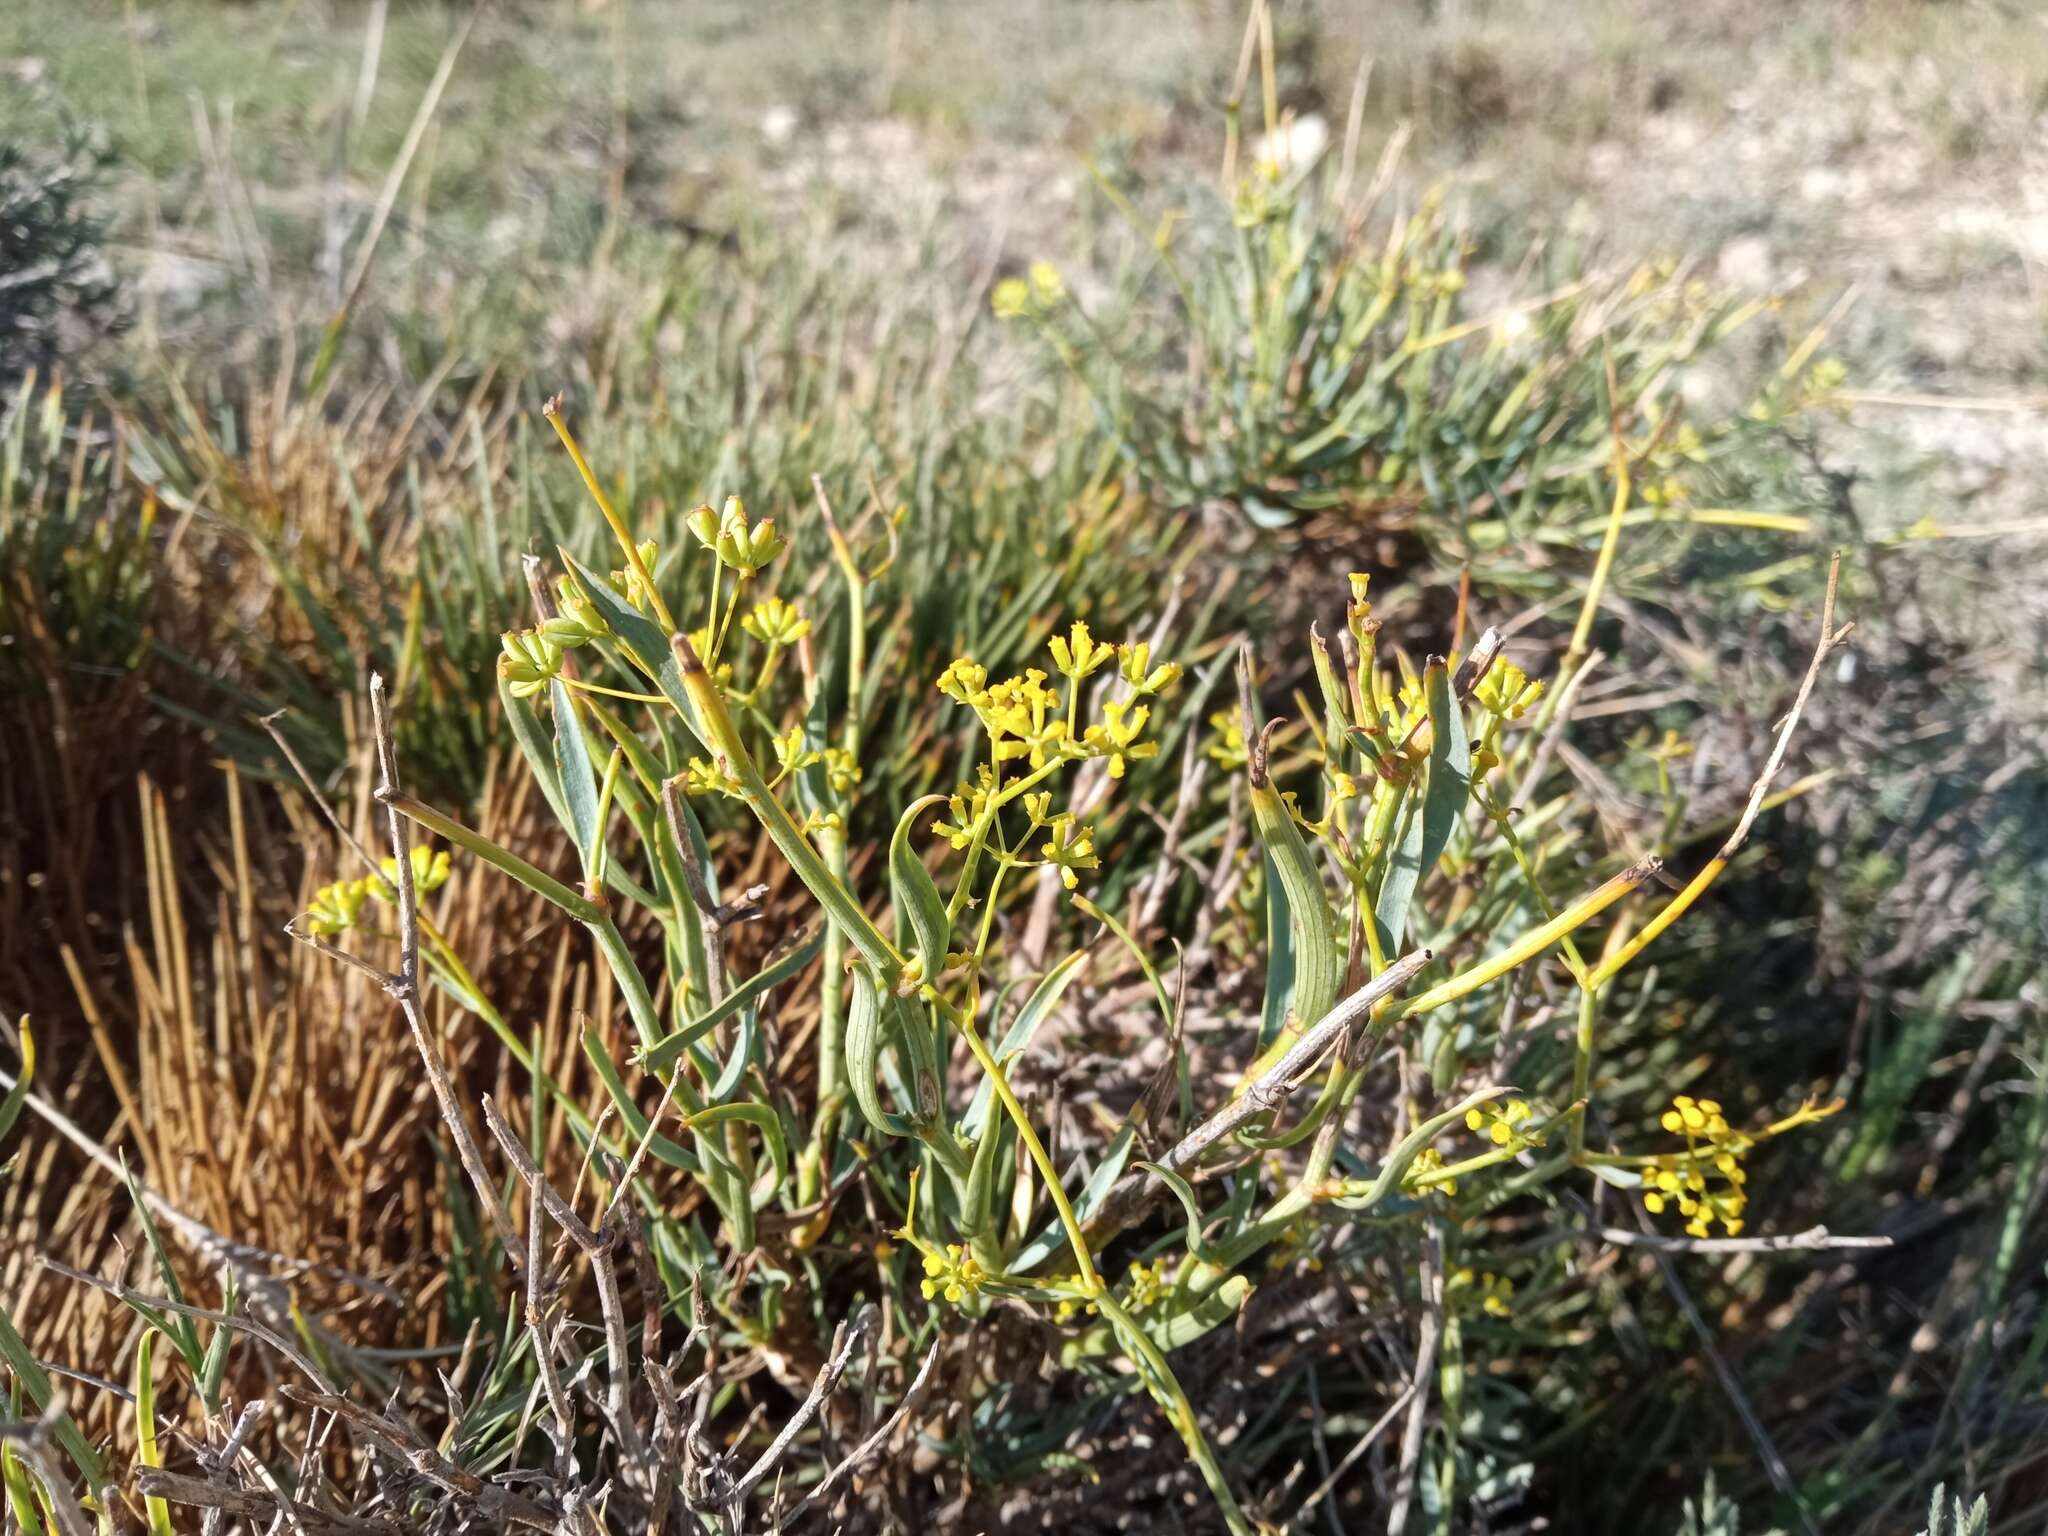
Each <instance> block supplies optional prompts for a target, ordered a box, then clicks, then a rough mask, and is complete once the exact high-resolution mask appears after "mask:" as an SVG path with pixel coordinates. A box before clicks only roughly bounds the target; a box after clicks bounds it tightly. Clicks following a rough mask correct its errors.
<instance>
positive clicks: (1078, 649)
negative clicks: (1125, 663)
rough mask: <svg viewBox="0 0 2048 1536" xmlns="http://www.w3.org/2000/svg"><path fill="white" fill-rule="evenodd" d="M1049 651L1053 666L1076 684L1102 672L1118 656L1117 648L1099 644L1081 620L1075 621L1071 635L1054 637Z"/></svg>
mask: <svg viewBox="0 0 2048 1536" xmlns="http://www.w3.org/2000/svg"><path fill="white" fill-rule="evenodd" d="M1047 649H1049V650H1050V651H1051V652H1052V662H1053V665H1054V666H1055V667H1058V668H1059V670H1060V672H1061V674H1062V675H1063V676H1066V677H1070V678H1072V679H1073V680H1074V681H1075V682H1079V681H1080V680H1081V679H1082V678H1084V677H1086V676H1087V675H1088V674H1089V673H1091V672H1095V671H1098V670H1100V669H1101V668H1102V667H1103V666H1104V665H1106V664H1107V663H1108V662H1109V661H1111V660H1112V659H1113V658H1114V657H1115V656H1116V647H1115V646H1111V645H1103V644H1101V643H1100V642H1098V641H1097V640H1096V639H1095V637H1094V636H1093V635H1091V634H1089V633H1088V626H1087V624H1085V623H1084V622H1082V621H1081V620H1080V619H1076V620H1075V621H1074V627H1073V629H1072V631H1071V632H1070V634H1069V635H1067V636H1060V635H1054V636H1053V637H1052V639H1051V640H1050V641H1048V642H1047Z"/></svg>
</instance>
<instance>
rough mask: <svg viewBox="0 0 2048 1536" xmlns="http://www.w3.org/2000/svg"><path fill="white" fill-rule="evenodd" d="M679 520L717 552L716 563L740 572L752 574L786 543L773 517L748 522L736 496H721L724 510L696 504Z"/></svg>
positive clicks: (779, 551)
mask: <svg viewBox="0 0 2048 1536" xmlns="http://www.w3.org/2000/svg"><path fill="white" fill-rule="evenodd" d="M683 523H684V526H685V527H687V528H688V529H689V530H690V532H691V533H693V534H695V535H696V536H697V542H698V543H700V544H702V545H703V546H704V547H705V548H706V549H708V550H710V551H711V552H712V553H713V554H715V555H716V556H718V559H719V563H720V564H722V565H725V566H727V567H729V568H731V569H732V570H735V571H737V572H739V574H740V575H742V576H752V575H753V574H754V573H755V572H757V571H759V570H760V569H761V567H762V566H764V565H766V564H768V562H769V561H771V560H773V559H774V558H775V557H776V556H777V555H779V554H781V553H782V551H783V550H784V548H786V547H787V544H786V541H785V540H784V539H783V537H782V535H781V534H779V533H777V532H776V531H775V519H774V518H772V517H764V518H762V519H761V521H760V522H758V523H750V522H748V520H747V504H746V503H745V502H743V501H741V500H740V499H739V497H737V496H728V497H726V498H725V510H724V512H722V513H719V514H718V515H716V516H713V514H712V511H711V508H710V507H708V506H700V507H698V508H696V509H695V510H694V511H692V512H691V513H690V515H689V516H688V517H686V518H684V519H683Z"/></svg>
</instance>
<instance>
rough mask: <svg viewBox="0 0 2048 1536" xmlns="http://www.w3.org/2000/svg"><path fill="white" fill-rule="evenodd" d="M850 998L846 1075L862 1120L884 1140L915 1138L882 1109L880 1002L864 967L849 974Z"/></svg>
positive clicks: (908, 1128)
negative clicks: (904, 1137) (851, 983)
mask: <svg viewBox="0 0 2048 1536" xmlns="http://www.w3.org/2000/svg"><path fill="white" fill-rule="evenodd" d="M848 974H849V976H850V978H851V980H852V982H853V997H852V999H851V1001H850V1002H849V1004H848V1006H847V1010H846V1074H847V1079H848V1086H849V1087H851V1088H852V1089H853V1102H854V1103H855V1104H856V1105H858V1106H859V1107H860V1112H861V1117H862V1118H863V1119H864V1120H866V1121H867V1123H868V1124H869V1125H871V1126H873V1127H874V1128H875V1129H876V1130H877V1131H880V1132H881V1133H882V1134H883V1135H884V1136H914V1135H916V1134H917V1128H916V1127H915V1126H914V1125H912V1124H911V1123H910V1121H909V1120H907V1119H906V1118H905V1117H903V1116H902V1115H895V1114H891V1113H890V1112H889V1111H888V1110H886V1109H884V1108H883V1107H882V1088H881V1074H882V1000H881V998H880V997H879V996H878V995H877V994H876V991H875V979H874V977H873V976H871V975H869V974H868V968H867V967H866V966H865V965H855V966H853V967H852V969H851V970H850V971H849V973H848Z"/></svg>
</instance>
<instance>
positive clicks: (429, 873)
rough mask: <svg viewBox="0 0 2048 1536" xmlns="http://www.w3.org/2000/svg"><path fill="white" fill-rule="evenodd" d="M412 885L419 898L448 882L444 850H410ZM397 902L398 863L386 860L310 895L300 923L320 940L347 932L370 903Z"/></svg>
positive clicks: (445, 850)
mask: <svg viewBox="0 0 2048 1536" xmlns="http://www.w3.org/2000/svg"><path fill="white" fill-rule="evenodd" d="M410 862H411V864H412V884H413V889H414V890H415V891H417V892H419V894H420V895H422V896H424V895H427V894H428V893H429V892H432V891H438V890H439V889H440V888H441V887H442V886H444V885H446V884H447V883H448V875H449V863H448V850H447V849H445V848H440V849H435V848H428V847H425V846H424V845H423V846H421V847H417V848H415V849H413V850H412V854H411V860H410ZM396 900H398V861H397V860H396V859H393V858H388V857H387V858H386V859H385V860H384V862H383V863H382V864H381V865H380V866H379V873H377V874H374V875H365V876H363V877H362V878H361V879H360V880H337V881H335V882H334V883H333V884H332V885H323V886H321V887H320V889H319V890H317V891H315V892H314V893H313V904H312V905H311V906H309V907H308V908H306V913H305V916H304V917H303V918H302V919H301V920H300V921H301V922H302V924H303V925H304V927H305V929H306V931H307V932H308V933H312V934H317V935H318V936H319V937H321V938H323V939H331V938H333V937H335V935H337V934H342V933H346V932H348V930H349V929H351V928H353V927H355V925H356V924H357V923H358V922H359V921H361V919H362V915H363V908H364V906H365V905H366V904H367V903H369V902H372V901H381V902H386V903H390V902H395V901H396Z"/></svg>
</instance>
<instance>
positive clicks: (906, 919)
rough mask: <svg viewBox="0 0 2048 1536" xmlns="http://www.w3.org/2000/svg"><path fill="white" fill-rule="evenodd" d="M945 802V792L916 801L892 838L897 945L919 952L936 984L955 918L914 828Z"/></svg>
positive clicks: (927, 974) (892, 895)
mask: <svg viewBox="0 0 2048 1536" xmlns="http://www.w3.org/2000/svg"><path fill="white" fill-rule="evenodd" d="M945 803H946V797H945V796H944V795H926V796H925V797H924V798H923V799H921V800H916V801H913V802H912V803H911V806H910V809H908V810H907V811H905V812H904V813H903V815H902V816H901V817H900V818H899V819H898V820H897V823H896V834H895V836H893V837H892V838H890V839H889V898H890V900H891V901H892V902H894V903H895V907H896V947H897V948H898V949H906V950H910V951H912V952H914V953H915V954H916V955H917V957H918V959H919V960H920V961H921V962H923V966H924V979H925V981H926V982H927V983H929V984H931V985H933V986H936V985H938V981H939V975H940V973H941V972H942V971H943V970H944V969H945V965H946V947H947V945H948V944H950V943H951V942H952V938H953V922H952V919H951V918H949V917H948V916H947V915H946V899H945V898H944V897H943V896H941V895H940V894H939V888H938V886H937V885H936V884H935V883H934V882H933V880H932V877H931V871H930V870H928V869H926V868H925V867H924V860H923V859H921V858H919V857H918V856H917V850H916V849H915V848H913V847H912V846H911V843H910V829H911V826H912V824H913V823H914V822H916V820H917V818H918V817H919V816H920V815H922V814H923V813H924V812H925V811H927V810H929V809H930V808H931V807H932V806H935V805H944V804H945ZM906 929H907V930H908V932H906V931H905V930H906Z"/></svg>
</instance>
